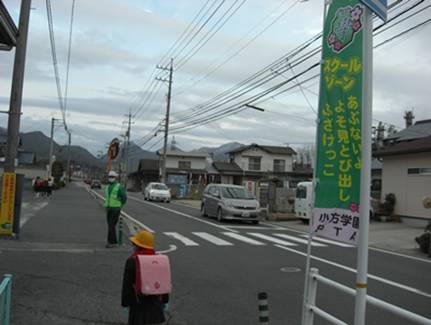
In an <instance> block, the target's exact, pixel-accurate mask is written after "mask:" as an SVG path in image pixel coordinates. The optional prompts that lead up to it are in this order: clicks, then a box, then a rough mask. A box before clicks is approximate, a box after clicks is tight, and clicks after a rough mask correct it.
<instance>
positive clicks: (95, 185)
mask: <svg viewBox="0 0 431 325" xmlns="http://www.w3.org/2000/svg"><path fill="white" fill-rule="evenodd" d="M90 187H91V188H99V189H101V188H102V183H101V182H100V181H99V180H98V179H93V180H92V181H91V185H90Z"/></svg>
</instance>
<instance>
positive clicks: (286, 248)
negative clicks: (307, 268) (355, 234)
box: [274, 245, 431, 298]
mask: <svg viewBox="0 0 431 325" xmlns="http://www.w3.org/2000/svg"><path fill="white" fill-rule="evenodd" d="M274 246H275V247H279V248H281V249H284V250H286V251H289V252H292V253H295V254H298V255H302V256H307V253H303V252H300V251H297V250H295V249H292V248H288V247H285V246H283V245H274ZM310 257H311V259H313V260H316V261H319V262H322V263H326V264H329V265H332V266H335V267H338V268H340V269H343V270H346V271H349V272H352V273H355V274H356V269H353V268H351V267H348V266H345V265H342V264H339V263H336V262H332V261H328V260H325V259H324V258H320V257H317V256H313V255H311V256H310ZM368 277H369V278H370V279H373V280H376V281H379V282H382V283H385V284H388V285H391V286H394V287H397V288H400V289H404V290H406V291H409V292H412V293H415V294H418V295H421V296H424V297H427V298H431V294H430V293H427V292H424V291H421V290H419V289H416V288H413V287H410V286H407V285H405V284H401V283H398V282H395V281H391V280H388V279H385V278H382V277H379V276H377V275H373V274H369V273H368Z"/></svg>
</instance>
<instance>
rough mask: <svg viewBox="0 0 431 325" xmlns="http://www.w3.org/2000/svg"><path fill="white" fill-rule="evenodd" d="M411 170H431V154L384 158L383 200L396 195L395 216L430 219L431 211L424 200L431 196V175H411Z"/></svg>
mask: <svg viewBox="0 0 431 325" xmlns="http://www.w3.org/2000/svg"><path fill="white" fill-rule="evenodd" d="M409 168H431V153H422V154H410V155H400V156H388V157H384V158H383V168H382V200H384V198H385V195H386V194H388V193H394V194H395V198H396V204H395V211H394V213H395V214H398V215H406V216H416V217H430V216H431V210H430V209H428V210H427V209H425V208H424V207H423V206H422V199H423V197H424V196H431V174H428V175H423V174H422V175H409V174H408V173H407V170H408V169H409Z"/></svg>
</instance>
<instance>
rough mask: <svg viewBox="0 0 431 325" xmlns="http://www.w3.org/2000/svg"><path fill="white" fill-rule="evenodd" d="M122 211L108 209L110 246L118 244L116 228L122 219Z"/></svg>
mask: <svg viewBox="0 0 431 325" xmlns="http://www.w3.org/2000/svg"><path fill="white" fill-rule="evenodd" d="M120 212H121V210H120V209H108V210H107V214H106V216H107V221H108V244H117V231H116V226H117V223H118V219H119V217H120Z"/></svg>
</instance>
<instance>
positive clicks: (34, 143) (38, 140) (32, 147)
mask: <svg viewBox="0 0 431 325" xmlns="http://www.w3.org/2000/svg"><path fill="white" fill-rule="evenodd" d="M20 137H21V142H22V146H21V149H23V150H25V151H30V152H34V153H35V154H36V161H45V162H46V161H48V160H49V146H50V138H49V137H47V136H46V135H45V134H43V133H42V132H40V131H34V132H28V133H21V134H20ZM53 149H54V150H53V151H54V154H55V153H56V152H58V150H59V149H60V146H59V145H58V143H57V142H55V141H54V145H53Z"/></svg>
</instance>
